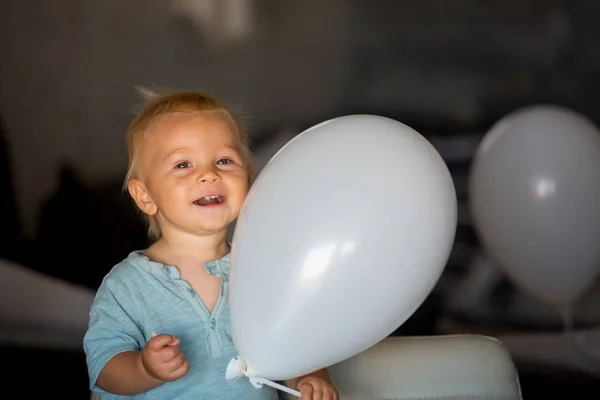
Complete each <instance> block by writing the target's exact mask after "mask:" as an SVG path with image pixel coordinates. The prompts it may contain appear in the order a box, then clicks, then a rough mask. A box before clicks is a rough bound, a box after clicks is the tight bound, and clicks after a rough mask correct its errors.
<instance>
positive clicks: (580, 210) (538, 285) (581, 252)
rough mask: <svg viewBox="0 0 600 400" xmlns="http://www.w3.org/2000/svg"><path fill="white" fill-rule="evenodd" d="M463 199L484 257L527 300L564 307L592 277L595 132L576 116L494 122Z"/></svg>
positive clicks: (598, 259) (595, 267) (598, 200)
mask: <svg viewBox="0 0 600 400" xmlns="http://www.w3.org/2000/svg"><path fill="white" fill-rule="evenodd" d="M469 199H470V208H471V213H472V216H473V223H474V226H475V228H476V230H477V232H478V234H479V237H480V239H481V242H482V243H483V246H484V248H485V250H486V251H487V253H488V255H489V256H490V257H491V258H492V259H494V261H495V262H496V263H497V264H498V265H499V266H500V267H501V268H502V269H503V270H504V271H505V272H506V273H507V275H508V276H509V277H510V278H512V280H513V281H514V282H515V283H516V284H517V285H518V286H519V287H521V288H522V289H524V290H525V291H527V292H529V293H530V294H531V295H533V296H536V297H537V298H539V299H540V300H543V301H547V302H550V303H554V304H567V303H572V302H574V301H576V300H577V299H578V298H579V297H580V296H581V295H582V294H583V293H584V292H585V290H586V289H587V288H588V287H589V286H590V285H591V284H592V283H593V281H594V279H595V277H596V276H597V275H598V272H600V132H599V130H598V128H597V127H596V126H595V125H594V124H593V123H592V122H590V121H589V120H588V119H586V118H584V117H583V116H581V115H579V114H578V113H576V112H574V111H572V110H569V109H566V108H563V107H559V106H550V105H548V106H542V105H540V106H532V107H527V108H524V109H521V110H517V111H515V112H513V113H511V114H509V115H507V116H506V117H505V118H503V119H501V120H500V121H499V122H497V123H496V124H495V125H494V126H493V127H492V128H491V129H490V131H489V132H488V133H487V134H486V135H485V137H484V139H483V140H482V142H481V144H480V146H479V149H478V151H477V152H476V155H475V158H474V160H473V165H472V167H471V176H470V195H469Z"/></svg>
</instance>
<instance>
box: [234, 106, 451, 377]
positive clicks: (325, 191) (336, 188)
mask: <svg viewBox="0 0 600 400" xmlns="http://www.w3.org/2000/svg"><path fill="white" fill-rule="evenodd" d="M456 208H457V205H456V195H455V190H454V185H453V182H452V179H451V176H450V174H449V171H448V169H447V167H446V165H445V163H444V161H443V160H442V158H441V157H440V155H439V154H438V153H437V151H436V150H435V149H434V147H433V146H432V145H431V144H430V143H429V142H428V141H427V140H426V139H425V138H423V137H422V136H421V135H420V134H418V133H417V132H416V131H414V130H413V129H411V128H410V127H408V126H406V125H404V124H402V123H399V122H397V121H394V120H392V119H388V118H383V117H378V116H373V115H352V116H345V117H341V118H336V119H333V120H330V121H326V122H324V123H322V124H319V125H317V126H315V127H313V128H311V129H309V130H307V131H305V132H303V133H301V134H300V135H298V136H296V137H295V138H294V139H292V140H291V141H290V142H289V143H288V144H286V145H285V146H284V147H283V148H282V149H281V150H280V151H279V152H278V153H277V154H276V155H275V156H274V157H273V158H272V159H271V161H270V162H269V163H268V164H267V165H266V167H265V168H264V169H263V170H262V172H261V174H260V176H258V178H257V180H256V182H255V183H254V185H253V187H252V188H251V190H250V193H249V195H248V198H247V201H246V203H245V205H244V208H243V210H242V212H241V215H240V217H239V219H238V223H237V227H236V231H235V234H234V238H233V243H232V253H231V265H232V270H231V275H230V284H231V295H230V307H231V324H232V330H233V341H234V343H235V346H236V348H237V350H238V352H239V354H240V359H241V360H243V361H245V362H246V364H247V365H248V368H249V372H248V373H249V375H254V376H260V377H262V378H266V379H271V380H283V379H288V378H292V377H296V376H300V375H302V374H305V373H308V372H311V371H314V370H317V369H320V368H323V367H326V366H329V365H332V364H334V363H336V362H339V361H341V360H344V359H346V358H348V357H351V356H353V355H355V354H357V353H359V352H361V351H363V350H365V349H366V348H368V347H370V346H372V345H374V344H376V343H377V342H379V341H380V340H382V339H383V338H385V337H386V336H387V335H389V334H390V333H391V332H393V331H394V330H395V329H396V328H397V327H398V326H400V325H401V324H402V323H404V322H405V321H406V319H408V318H409V317H410V315H411V314H412V313H414V311H415V310H416V309H417V308H418V307H419V305H420V304H421V303H422V302H423V301H424V299H425V298H426V297H427V296H428V295H429V293H430V292H431V290H432V289H433V286H434V285H435V283H436V282H437V280H438V279H439V276H440V274H441V273H442V271H443V268H444V267H445V264H446V262H447V259H448V256H449V253H450V251H451V248H452V244H453V241H454V235H455V230H456V217H457V215H456V214H457V210H456Z"/></svg>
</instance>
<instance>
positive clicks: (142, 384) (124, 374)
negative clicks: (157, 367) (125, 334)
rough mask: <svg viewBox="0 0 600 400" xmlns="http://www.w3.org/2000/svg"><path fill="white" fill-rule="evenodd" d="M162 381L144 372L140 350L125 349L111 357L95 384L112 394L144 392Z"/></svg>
mask: <svg viewBox="0 0 600 400" xmlns="http://www.w3.org/2000/svg"><path fill="white" fill-rule="evenodd" d="M161 383H162V382H161V381H160V380H158V379H156V378H153V377H152V376H150V374H148V372H146V369H145V368H144V365H143V363H142V352H141V351H126V352H124V353H120V354H117V355H116V356H114V357H113V358H111V359H110V360H109V361H108V362H107V363H106V365H105V366H104V368H102V371H101V372H100V375H98V379H97V380H96V386H98V387H99V388H100V389H102V390H104V391H106V392H109V393H114V394H120V395H133V394H137V393H142V392H146V391H148V390H150V389H152V388H155V387H157V386H159V385H160V384H161Z"/></svg>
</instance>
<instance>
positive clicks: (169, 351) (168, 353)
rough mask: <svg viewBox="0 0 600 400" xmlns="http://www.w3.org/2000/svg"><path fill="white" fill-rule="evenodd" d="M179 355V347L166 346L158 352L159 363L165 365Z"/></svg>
mask: <svg viewBox="0 0 600 400" xmlns="http://www.w3.org/2000/svg"><path fill="white" fill-rule="evenodd" d="M180 354H181V351H180V350H179V346H173V345H168V346H165V347H163V348H162V349H160V350H159V351H158V358H159V359H160V361H161V362H163V363H166V362H169V361H171V360H173V359H175V358H176V357H177V356H179V355H180Z"/></svg>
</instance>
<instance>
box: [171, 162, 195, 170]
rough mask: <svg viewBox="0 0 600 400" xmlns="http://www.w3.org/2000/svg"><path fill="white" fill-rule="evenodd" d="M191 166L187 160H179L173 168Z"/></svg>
mask: <svg viewBox="0 0 600 400" xmlns="http://www.w3.org/2000/svg"><path fill="white" fill-rule="evenodd" d="M191 166H192V164H190V163H189V162H187V161H184V162H180V163H179V164H177V165H176V166H175V168H177V169H182V168H189V167H191Z"/></svg>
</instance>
